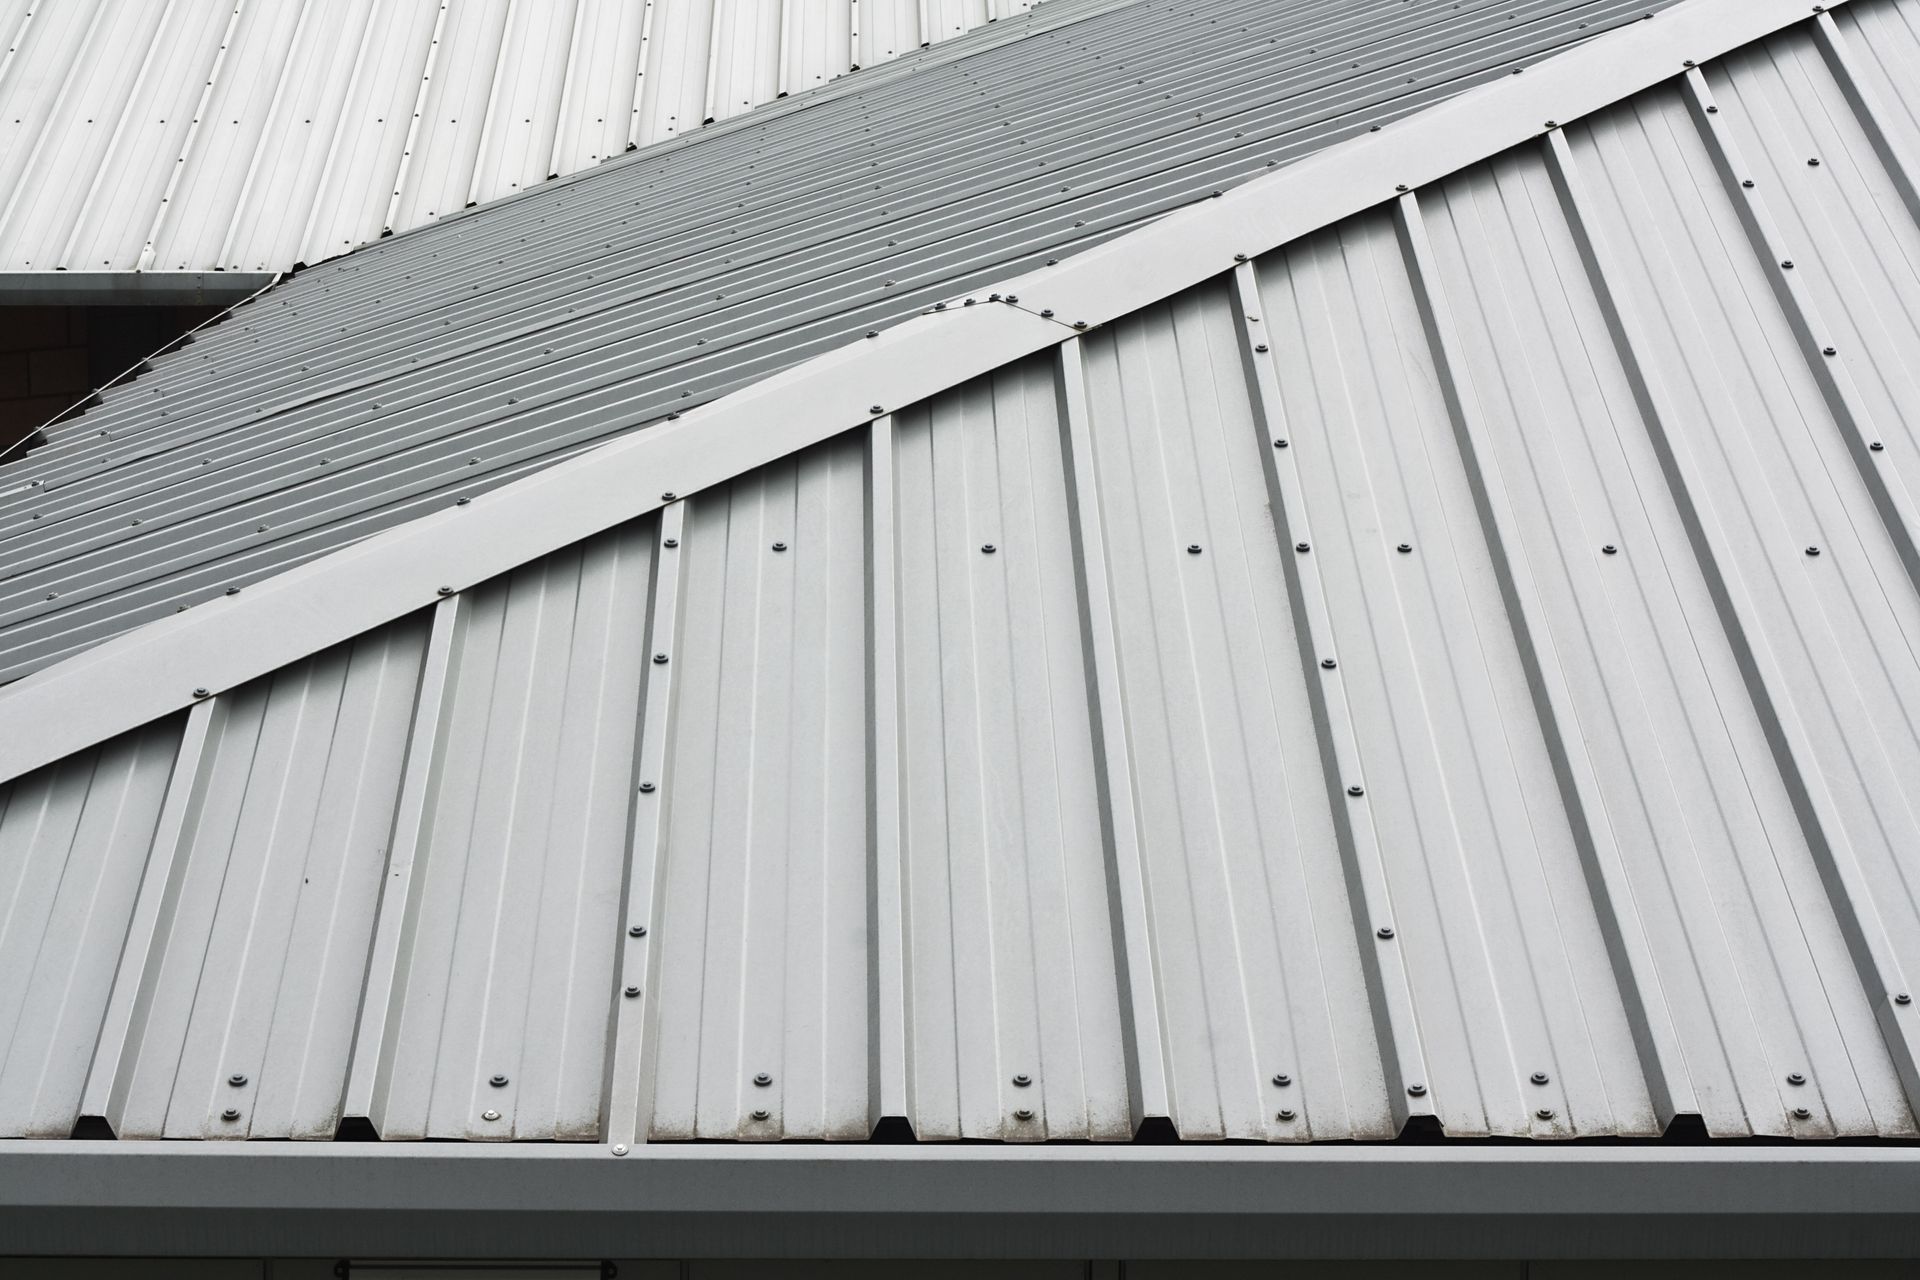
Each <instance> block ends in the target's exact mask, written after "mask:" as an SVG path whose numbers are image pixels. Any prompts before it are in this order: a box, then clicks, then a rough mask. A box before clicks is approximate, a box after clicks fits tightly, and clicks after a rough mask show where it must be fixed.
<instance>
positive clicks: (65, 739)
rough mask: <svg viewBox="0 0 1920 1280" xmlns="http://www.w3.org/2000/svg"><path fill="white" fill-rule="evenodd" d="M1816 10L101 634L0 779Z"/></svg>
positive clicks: (1198, 216) (1176, 219)
mask: <svg viewBox="0 0 1920 1280" xmlns="http://www.w3.org/2000/svg"><path fill="white" fill-rule="evenodd" d="M1840 2H1841V3H1844V2H1845V0H1840ZM1828 7H1831V6H1828ZM1815 12H1816V10H1815V9H1813V8H1811V7H1809V6H1808V5H1806V4H1805V3H1803V0H1685V3H1682V4H1680V5H1678V6H1676V7H1674V8H1672V9H1669V10H1666V11H1664V12H1662V13H1660V14H1658V15H1655V16H1652V17H1650V18H1649V19H1647V20H1646V21H1643V22H1638V23H1635V24H1633V25H1632V26H1630V27H1626V28H1621V29H1618V30H1615V31H1613V32H1609V33H1607V34H1604V35H1601V36H1598V37H1596V38H1595V39H1593V40H1592V41H1590V42H1588V43H1587V44H1584V45H1581V46H1579V47H1577V48H1575V49H1571V50H1569V51H1567V52H1565V53H1562V54H1559V55H1557V56H1555V57H1553V58H1550V59H1547V60H1546V61H1544V62H1542V63H1540V64H1537V65H1536V66H1535V67H1534V68H1533V74H1530V75H1519V74H1517V73H1516V74H1515V75H1514V76H1511V77H1505V78H1502V79H1500V80H1498V81H1495V82H1493V83H1491V84H1487V85H1483V86H1481V87H1480V88H1479V89H1476V90H1472V91H1469V92H1467V93H1464V94H1461V95H1460V96H1459V97H1456V98H1453V99H1450V100H1448V101H1447V102H1444V103H1442V104H1440V105H1438V106H1435V107H1432V108H1429V109H1428V110H1426V111H1423V112H1421V113H1419V114H1418V115H1415V116H1412V117H1409V118H1408V119H1406V120H1404V121H1402V122H1400V123H1399V124H1396V125H1392V126H1389V127H1387V128H1385V129H1383V130H1382V131H1381V132H1379V133H1370V134H1364V135H1361V136H1360V137H1357V138H1354V139H1352V140H1350V141H1348V142H1346V143H1341V144H1338V145H1335V146H1333V147H1330V148H1328V149H1327V150H1325V151H1323V152H1321V153H1319V154H1318V155H1315V156H1313V157H1311V158H1309V159H1306V160H1302V161H1300V162H1299V163H1297V164H1294V165H1291V166H1289V167H1287V168H1285V169H1282V170H1280V171H1277V172H1275V173H1274V174H1272V175H1270V176H1267V177H1264V178H1261V179H1257V180H1255V181H1253V182H1249V183H1246V184H1245V185H1243V186H1241V187H1238V188H1236V189H1234V190H1233V191H1230V192H1226V193H1223V194H1222V195H1220V196H1219V197H1218V198H1215V199H1210V200H1204V201H1202V202H1200V203H1199V204H1197V205H1195V206H1193V207H1191V208H1189V209H1186V210H1183V211H1181V212H1178V213H1175V214H1170V215H1168V216H1166V217H1163V218H1161V219H1158V220H1157V221H1154V222H1152V223H1149V224H1148V225H1146V226H1144V227H1142V228H1140V229H1139V230H1137V231H1134V232H1131V233H1129V234H1127V235H1124V236H1121V237H1118V238H1116V239H1114V240H1112V241H1109V242H1108V243H1107V244H1105V245H1102V246H1100V247H1098V248H1094V249H1091V250H1088V251H1087V252H1085V253H1082V254H1080V255H1078V256H1077V257H1074V258H1071V259H1068V260H1066V261H1063V262H1061V263H1060V264H1059V265H1057V266H1053V267H1044V268H1041V269H1040V270H1038V271H1035V272H1032V273H1029V274H1028V275H1026V276H1023V277H1021V278H1019V279H1018V280H1017V281H1015V282H1013V283H1012V284H1011V285H1009V286H1007V287H1006V288H1005V289H1004V290H1003V291H1002V297H1004V298H1005V299H1006V300H1007V301H1006V303H1005V304H1003V305H1000V306H988V307H978V306H976V307H951V306H950V307H948V308H947V309H945V310H943V311H938V312H935V313H930V314H925V315H921V316H918V317H916V318H914V319H912V320H908V321H906V322H904V323H902V324H900V325H898V326H896V327H894V328H893V329H890V330H888V331H886V332H884V333H882V334H881V335H879V337H878V338H877V339H876V340H873V341H859V342H855V343H853V344H851V345H849V346H847V347H843V348H840V349H838V350H835V351H831V352H827V353H825V354H823V355H821V356H818V357H815V358H814V359H812V360H809V361H807V362H805V363H803V364H800V365H797V366H795V367H794V368H792V369H789V370H786V371H784V372H782V373H780V374H776V375H774V376H773V377H770V378H768V379H766V380H765V381H762V382H759V383H756V384H754V385H752V386H749V387H746V388H743V389H742V390H740V391H737V392H735V393H733V394H732V395H729V396H725V397H723V398H721V399H719V400H716V401H714V402H712V403H710V404H707V405H705V406H702V407H700V408H698V409H694V410H690V411H689V412H688V413H686V414H685V415H684V417H683V418H682V419H681V420H680V421H678V422H675V423H672V424H670V425H661V426H656V427H653V428H651V429H649V430H646V431H643V432H640V433H637V434H634V435H630V436H627V437H625V438H623V439H620V440H616V441H613V442H611V443H609V444H606V445H603V446H601V447H600V448H597V449H594V450H590V451H588V452H586V453H584V454H581V455H578V456H576V457H574V458H572V459H569V460H567V461H565V462H561V463H557V464H555V465H554V466H553V467H551V468H548V469H547V470H545V471H542V472H539V473H538V474H536V475H532V476H529V477H527V478H525V479H522V480H520V481H517V482H515V483H513V484H509V485H506V486H504V487H502V488H500V489H498V490H495V491H494V492H492V493H490V494H488V495H485V496H484V497H481V498H477V499H475V500H474V501H473V503H472V504H470V505H468V506H464V507H459V508H457V509H449V510H447V511H444V512H441V513H439V514H437V515H433V516H428V517H424V518H422V519H420V520H416V521H414V522H412V523H409V524H407V525H403V526H401V527H399V528H397V529H393V530H390V531H388V532H386V533H383V534H378V535H376V536H374V537H371V538H368V539H367V540H366V541H364V542H361V543H358V544H356V545H354V546H352V547H348V548H346V549H344V550H341V551H338V552H335V553H333V554H331V555H328V556H325V557H322V558H321V559H319V560H315V561H313V562H311V563H309V564H306V565H303V566H300V567H299V568H296V569H292V570H290V571H288V572H286V573H284V574H281V575H279V576H277V577H274V578H270V579H268V580H267V581H265V582H262V583H257V584H255V585H253V586H251V587H248V588H247V589H246V591H245V592H244V593H243V594H238V595H234V596H231V597H228V598H225V599H221V600H217V601H214V602H211V603H209V604H205V605H201V606H198V607H196V608H194V609H192V610H190V611H188V612H185V613H181V614H177V615H175V616H173V617H170V618H164V619H161V620H159V621H157V622H153V623H150V624H148V625H147V626H144V627H141V628H138V629H136V630H134V631H132V632H129V633H127V634H126V635H124V636H121V637H118V638H116V639H113V640H109V641H107V642H105V643H103V644H101V645H100V646H98V647H97V648H94V649H91V650H88V651H86V652H84V653H81V654H78V655H75V656H74V657H72V658H69V659H67V660H65V661H63V662H60V663H57V664H55V665H54V666H52V667H49V668H46V669H45V670H42V671H39V672H36V673H35V674H33V675H31V676H28V677H26V678H25V679H23V680H21V681H19V682H18V683H16V684H14V685H12V686H11V687H9V688H7V689H5V690H4V691H0V725H4V726H6V731H4V732H0V781H4V780H7V779H10V778H14V777H18V776H20V775H22V774H25V773H28V772H30V771H31V770H33V769H36V768H39V767H41V766H43V765H46V764H50V763H52V762H54V761H56V760H60V759H62V758H64V757H66V756H68V755H70V754H72V753H73V752H75V751H79V750H82V749H84V748H86V747H89V746H92V745H93V744H95V743H98V742H101V741H104V740H106V739H107V738H110V737H113V736H115V735H117V734H119V733H123V732H126V731H127V730H130V729H133V728H136V727H138V726H140V725H142V724H146V723H148V722H149V721H152V720H154V719H157V718H158V717H160V716H163V715H166V714H168V713H170V712H173V711H176V710H179V709H180V708H182V707H185V706H187V705H190V704H191V703H192V702H193V701H194V700H195V699H194V694H193V691H194V690H195V689H197V688H209V689H213V690H215V691H216V692H217V691H219V690H223V689H230V688H233V687H234V686H236V685H239V684H241V683H244V682H245V681H247V680H251V679H254V678H256V677H258V676H261V675H264V674H266V673H267V672H270V671H273V670H275V669H277V668H279V667H281V666H284V665H286V664H287V663H290V662H295V661H298V660H299V659H301V658H304V657H307V656H309V655H310V654H313V653H316V652H318V651H320V650H322V649H325V648H327V647H329V646H331V645H334V644H337V643H340V642H341V641H344V640H347V639H349V638H351V637H353V636H355V635H358V634H360V633H361V632H363V631H366V630H369V629H371V628H373V627H376V626H379V625H381V624H382V623H385V622H389V621H391V620H393V619H395V618H398V617H401V616H404V615H405V614H407V613H410V612H412V611H414V610H416V609H420V608H424V607H426V606H427V605H429V604H431V603H433V602H434V601H435V600H437V599H438V598H439V597H440V595H441V594H442V592H441V590H440V588H441V587H442V586H444V585H445V584H448V583H453V584H456V587H457V588H464V587H466V586H471V585H473V584H475V583H478V582H483V581H485V580H487V579H489V578H492V577H494V576H496V575H498V574H500V573H503V572H506V571H507V570H509V569H512V568H514V567H515V566H517V565H520V564H524V563H526V562H527V561H529V560H533V559H535V558H537V557H539V556H542V555H546V554H547V553H549V552H552V551H555V550H558V549H560V548H561V547H564V546H568V545H571V544H572V543H575V542H578V541H580V540H581V539H583V538H587V537H590V536H592V535H593V534H595V533H599V532H601V531H603V530H605V529H608V528H612V527H614V526H616V525H619V524H622V523H625V522H626V521H629V520H632V519H634V518H636V517H638V516H641V515H644V514H646V513H648V512H650V511H652V510H654V509H656V508H657V507H659V506H660V505H661V504H662V501H663V499H662V498H661V497H660V495H661V494H663V493H666V492H669V491H671V492H675V493H678V494H681V495H685V494H688V493H693V492H697V491H698V490H700V489H703V488H706V487H707V486H709V485H713V484H718V483H721V482H723V481H725V480H728V479H731V478H732V477H734V476H737V475H739V474H741V473H742V472H745V471H749V470H751V469H753V468H755V467H758V466H761V465H764V464H765V463H768V462H771V461H774V460H776V459H778V458H781V457H784V456H786V455H788V454H790V453H793V452H795V451H797V450H800V449H803V448H806V447H808V446H810V445H813V444H815V443H818V442H819V441H821V440H824V439H827V438H829V437H831V436H833V435H836V434H839V433H840V432H842V431H847V430H851V429H853V428H855V427H858V426H859V425H860V424H861V423H862V422H865V421H868V420H870V419H871V418H873V417H874V416H876V415H877V414H880V413H883V412H888V411H891V410H892V409H895V408H897V407H899V406H901V405H906V404H914V403H917V402H919V401H922V400H925V399H926V398H928V397H929V396H932V395H935V394H938V393H939V392H941V391H944V390H946V389H947V388H949V387H953V386H956V385H958V384H960V383H962V382H965V381H967V380H968V379H970V378H974V377H977V376H979V375H980V374H983V373H986V372H989V371H990V370H993V369H996V368H999V367H1000V366H1002V365H1004V364H1007V363H1010V362H1011V361H1014V360H1017V359H1020V358H1021V357H1023V356H1026V355H1030V354H1032V353H1033V352H1036V351H1039V350H1043V349H1045V348H1047V347H1051V346H1054V345H1057V344H1058V343H1060V342H1062V341H1064V340H1065V339H1066V338H1068V337H1070V336H1072V334H1073V333H1074V332H1077V331H1079V330H1081V329H1084V328H1089V327H1092V326H1095V325H1098V324H1102V323H1105V322H1107V321H1110V320H1113V319H1115V318H1117V317H1119V316H1123V315H1126V314H1129V313H1131V312H1133V311H1136V310H1138V309H1140V308H1141V307H1144V306H1147V305H1150V304H1152V303H1154V302H1157V301H1159V300H1161V299H1163V298H1166V297H1169V296H1172V295H1173V294H1176V293H1179V292H1180V291H1182V290H1184V289H1187V288H1190V287H1192V286H1194V285H1196V284H1199V283H1200V282H1202V281H1204V280H1207V279H1209V278H1212V277H1214V276H1218V275H1222V274H1224V273H1226V272H1228V271H1230V270H1231V269H1232V268H1233V267H1234V266H1235V264H1236V263H1237V262H1239V261H1242V260H1245V259H1246V258H1251V257H1254V256H1257V255H1259V254H1261V253H1265V252H1267V251H1269V250H1272V249H1274V248H1277V247H1278V246H1280V245H1283V244H1287V243H1289V242H1291V241H1293V240H1296V239H1299V238H1300V237H1302V236H1305V235H1307V234H1310V233H1311V232H1313V231H1316V230H1318V229H1320V228H1322V227H1324V226H1328V225H1330V224H1332V223H1334V222H1337V221H1339V220H1340V219H1342V218H1346V217H1349V216H1351V215H1353V214H1355V213H1358V212H1361V211H1362V210H1364V209H1367V208H1370V207H1373V206H1375V205H1378V204H1381V203H1384V202H1385V201H1387V200H1390V199H1393V198H1395V196H1396V195H1397V194H1398V193H1400V192H1403V191H1407V190H1411V189H1415V188H1418V187H1420V186H1423V185H1425V184H1427V183H1430V182H1433V181H1435V180H1437V179H1439V178H1442V177H1445V176H1447V175H1448V174H1451V173H1454V172H1457V171H1459V170H1460V169H1463V168H1466V167H1467V166H1469V165H1472V164H1475V163H1478V162H1479V161H1481V160H1484V159H1487V158H1488V157H1490V156H1493V155H1497V154H1499V153H1500V152H1502V151H1505V150H1507V149H1508V148H1510V147H1513V146H1516V145H1519V144H1521V143H1524V142H1526V141H1527V140H1528V139H1530V138H1535V137H1538V136H1540V135H1541V134H1542V133H1545V132H1547V131H1548V130H1549V128H1550V124H1549V122H1558V121H1569V120H1574V119H1577V118H1579V117H1582V116H1585V115H1589V114H1591V113H1592V112H1594V111H1597V110H1600V109H1602V108H1604V107H1607V106H1609V105H1611V104H1613V103H1615V102H1618V101H1620V100H1622V99H1624V98H1627V97H1630V96H1631V95H1633V94H1635V93H1638V92H1640V91H1642V90H1644V89H1647V88H1649V87H1651V86H1653V85H1655V84H1659V83H1661V82H1662V81H1665V80H1669V79H1673V78H1674V77H1677V76H1680V75H1682V74H1684V72H1685V69H1686V67H1687V66H1688V65H1690V64H1692V63H1697V62H1704V61H1707V60H1710V59H1712V58H1717V57H1719V56H1720V55H1722V54H1724V53H1726V52H1728V51H1729V50H1731V49H1736V48H1739V47H1741V46H1743V45H1746V44H1750V43H1752V42H1753V41H1755V40H1758V39H1762V38H1764V37H1766V36H1768V35H1771V34H1772V33H1774V32H1776V31H1778V30H1780V29H1781V28H1783V27H1786V26H1789V25H1791V24H1793V23H1795V22H1798V21H1803V20H1808V19H1809V18H1811V17H1812V15H1813V14H1814V13H1815ZM1045 312H1051V313H1052V314H1051V315H1050V316H1043V314H1042V313H1045ZM875 405H878V406H880V407H879V408H875V407H873V406H875ZM476 521H480V522H481V523H480V524H479V525H478V526H476V524H475V522H476Z"/></svg>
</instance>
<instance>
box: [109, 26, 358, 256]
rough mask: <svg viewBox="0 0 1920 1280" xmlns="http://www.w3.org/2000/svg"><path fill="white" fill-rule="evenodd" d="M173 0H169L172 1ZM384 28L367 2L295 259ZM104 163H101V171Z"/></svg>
mask: <svg viewBox="0 0 1920 1280" xmlns="http://www.w3.org/2000/svg"><path fill="white" fill-rule="evenodd" d="M171 2H172V0H169V3H171ZM376 27H378V28H380V29H381V30H382V31H383V32H384V31H385V30H386V24H385V23H384V22H382V21H381V14H380V11H379V10H378V9H376V8H373V7H371V6H369V8H368V9H367V23H366V25H365V26H364V27H362V28H361V29H360V40H359V42H358V43H357V44H356V45H355V46H354V51H353V70H352V71H351V72H350V73H349V74H348V76H347V95H346V97H344V98H343V99H341V107H340V114H339V115H337V116H335V117H334V121H333V135H332V137H330V138H329V139H328V140H327V158H326V160H325V161H323V162H322V163H321V166H320V181H318V182H317V183H315V184H314V186H313V193H312V196H311V199H310V202H309V204H308V205H307V220H306V222H305V223H304V224H303V225H302V226H301V228H300V238H299V239H298V240H296V241H295V242H294V246H293V252H294V260H295V262H296V263H305V262H306V260H307V254H308V253H309V252H310V251H312V248H313V233H314V230H315V228H317V227H318V226H319V225H320V211H321V210H322V209H323V208H326V207H327V205H328V201H327V193H328V192H329V191H332V190H333V173H334V168H335V166H337V165H338V164H339V163H340V153H341V146H340V143H341V140H342V139H343V138H345V137H346V133H347V121H348V119H349V118H350V117H351V115H352V108H353V104H354V103H356V102H360V101H362V100H363V99H364V96H365V95H364V94H363V93H362V92H361V89H360V80H361V75H362V73H363V72H364V71H365V70H366V66H367V51H368V50H369V49H370V48H372V46H373V33H374V29H375V28H376ZM105 171H106V166H104V165H103V166H101V172H103V173H104V172H105ZM314 256H315V257H316V258H320V257H326V256H327V254H326V253H315V255H314Z"/></svg>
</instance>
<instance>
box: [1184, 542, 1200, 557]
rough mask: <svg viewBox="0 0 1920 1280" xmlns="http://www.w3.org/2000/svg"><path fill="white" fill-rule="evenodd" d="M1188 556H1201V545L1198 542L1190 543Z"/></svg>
mask: <svg viewBox="0 0 1920 1280" xmlns="http://www.w3.org/2000/svg"><path fill="white" fill-rule="evenodd" d="M1187 554H1188V555H1190V556H1197V555H1199V554H1200V544H1199V543H1197V542H1189V543H1188V544H1187Z"/></svg>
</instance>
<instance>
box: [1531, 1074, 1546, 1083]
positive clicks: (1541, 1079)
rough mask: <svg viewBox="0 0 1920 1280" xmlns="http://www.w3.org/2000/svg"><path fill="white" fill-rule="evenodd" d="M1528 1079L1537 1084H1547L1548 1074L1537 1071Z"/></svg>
mask: <svg viewBox="0 0 1920 1280" xmlns="http://www.w3.org/2000/svg"><path fill="white" fill-rule="evenodd" d="M1528 1079H1530V1080H1532V1081H1533V1082H1534V1083H1535V1084H1545V1083H1546V1082H1547V1073H1546V1072H1544V1071H1536V1072H1534V1073H1533V1074H1532V1075H1531V1076H1529V1077H1528Z"/></svg>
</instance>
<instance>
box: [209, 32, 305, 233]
mask: <svg viewBox="0 0 1920 1280" xmlns="http://www.w3.org/2000/svg"><path fill="white" fill-rule="evenodd" d="M312 12H313V0H300V16H299V17H297V18H295V19H294V22H293V41H292V43H291V44H289V45H288V47H287V53H286V57H285V58H284V59H282V61H281V63H280V74H279V75H278V76H275V77H274V81H273V97H272V99H271V100H270V101H269V102H268V103H267V117H266V120H265V121H264V122H263V123H262V124H261V127H260V136H259V138H258V139H256V140H255V142H254V144H253V147H252V150H251V152H250V154H249V155H248V156H247V176H246V177H245V178H243V179H241V181H240V194H239V196H238V197H236V198H235V199H234V202H233V212H232V214H231V215H230V216H229V217H228V218H227V233H226V235H224V236H222V237H221V238H220V256H219V257H218V258H216V259H214V263H213V265H214V266H215V267H222V266H225V267H232V268H234V269H236V270H238V269H239V266H240V264H239V263H237V262H235V261H234V260H233V241H234V237H235V236H237V235H239V234H240V220H241V219H242V218H244V217H246V216H247V197H248V196H250V195H252V194H253V183H254V179H255V178H257V177H259V176H260V165H261V162H262V161H263V160H265V158H266V155H267V146H266V140H267V137H268V135H269V134H270V133H271V132H272V130H273V121H274V117H275V116H277V115H279V114H280V104H281V102H283V101H284V100H285V99H286V96H287V85H288V84H289V83H290V82H291V81H292V80H293V68H294V66H295V64H296V63H297V62H298V61H299V57H298V50H300V49H304V48H305V47H306V43H307V42H306V36H307V17H308V15H309V14H311V13H312ZM277 158H278V157H277V156H276V159H277Z"/></svg>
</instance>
